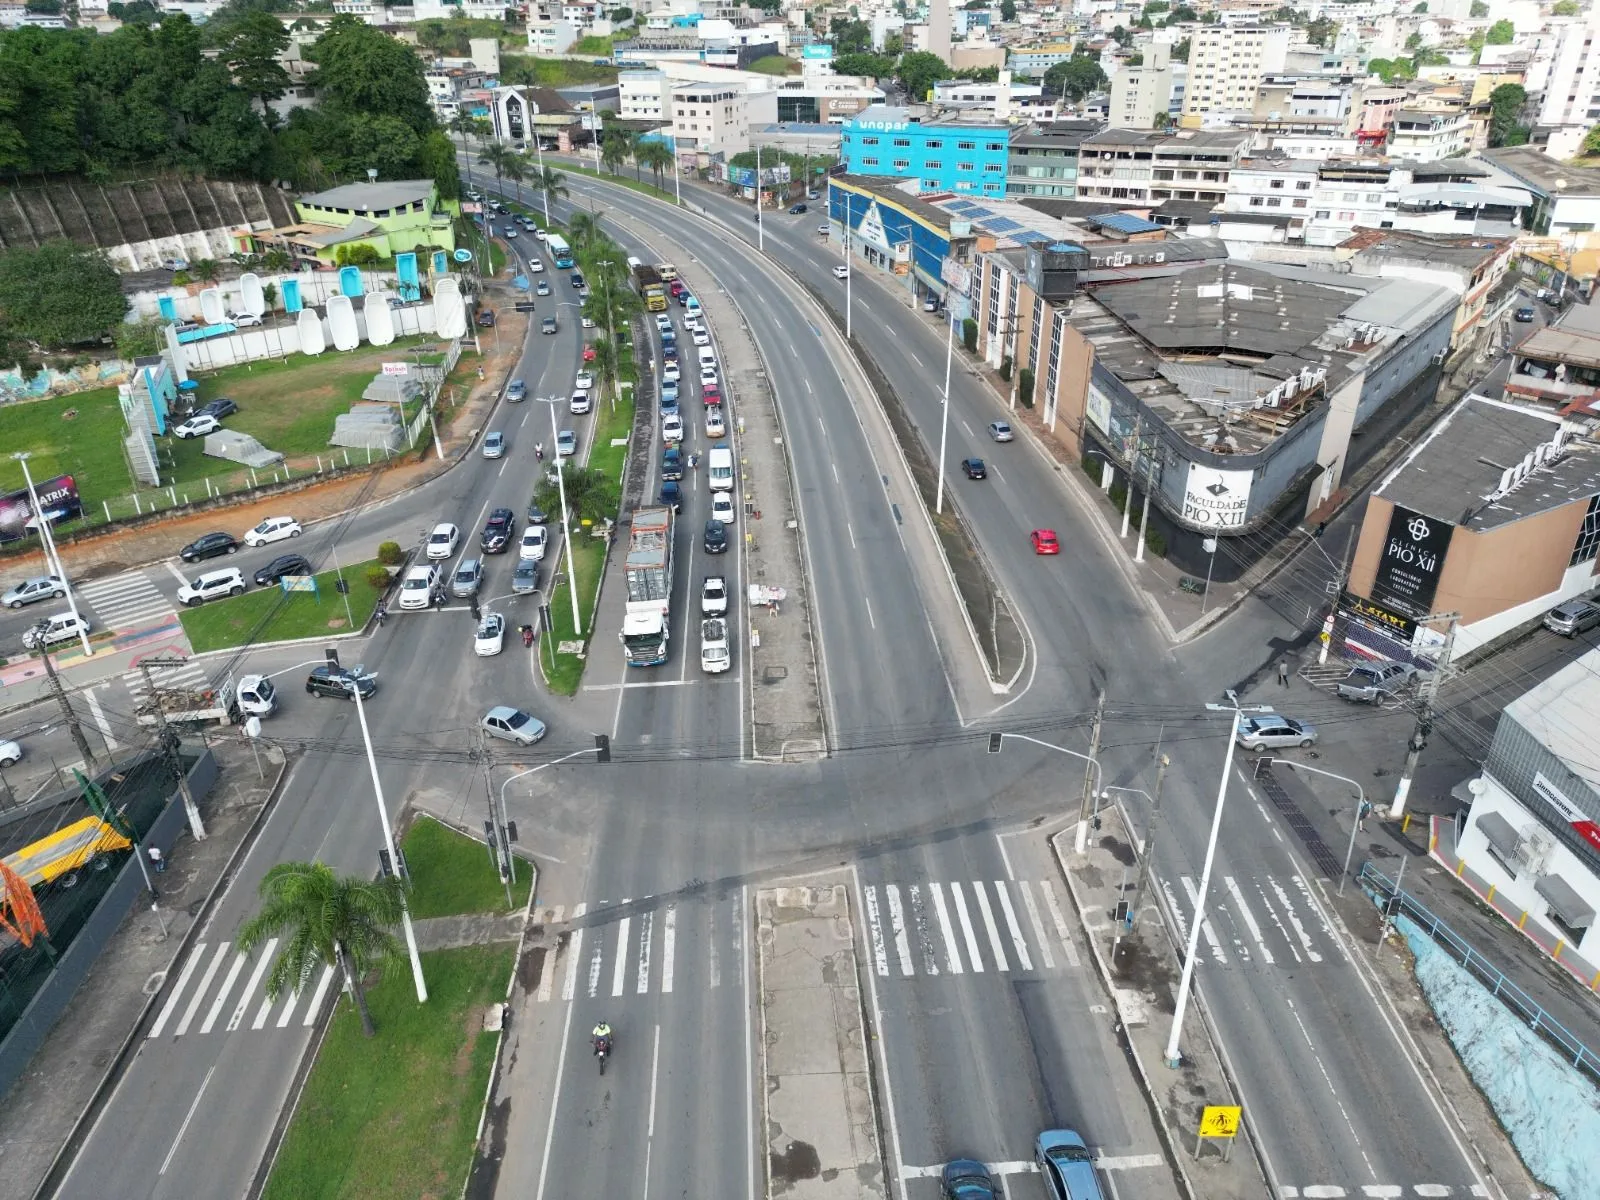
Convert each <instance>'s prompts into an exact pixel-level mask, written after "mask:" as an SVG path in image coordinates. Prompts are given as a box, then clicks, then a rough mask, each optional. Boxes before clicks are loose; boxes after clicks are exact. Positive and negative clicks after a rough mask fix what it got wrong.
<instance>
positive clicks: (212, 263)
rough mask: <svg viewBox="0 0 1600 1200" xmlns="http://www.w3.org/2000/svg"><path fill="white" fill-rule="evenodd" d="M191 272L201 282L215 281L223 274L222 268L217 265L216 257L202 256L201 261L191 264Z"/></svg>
mask: <svg viewBox="0 0 1600 1200" xmlns="http://www.w3.org/2000/svg"><path fill="white" fill-rule="evenodd" d="M189 273H190V274H191V275H193V276H194V277H195V278H196V279H198V280H199V281H200V282H201V283H215V282H216V281H217V278H218V276H220V275H221V274H222V268H221V267H219V266H218V265H217V260H216V259H214V258H202V259H201V260H200V261H199V262H196V263H191V264H190V265H189Z"/></svg>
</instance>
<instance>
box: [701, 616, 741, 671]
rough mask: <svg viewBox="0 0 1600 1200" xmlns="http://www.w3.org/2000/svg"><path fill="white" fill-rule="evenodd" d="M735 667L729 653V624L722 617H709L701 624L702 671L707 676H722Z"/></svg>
mask: <svg viewBox="0 0 1600 1200" xmlns="http://www.w3.org/2000/svg"><path fill="white" fill-rule="evenodd" d="M732 665H733V659H732V657H731V656H730V655H729V653H728V622H727V621H725V620H723V619H722V618H721V617H707V618H706V619H705V620H704V621H701V622H700V669H701V670H702V671H705V672H706V673H707V674H712V675H716V674H720V673H721V672H723V671H726V670H727V669H728V668H729V667H730V666H732Z"/></svg>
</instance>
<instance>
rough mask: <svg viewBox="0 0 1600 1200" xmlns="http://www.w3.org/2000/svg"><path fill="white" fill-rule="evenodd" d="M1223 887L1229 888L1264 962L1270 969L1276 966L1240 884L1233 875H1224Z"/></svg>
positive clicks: (1235, 905) (1229, 892)
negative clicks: (1240, 888)
mask: <svg viewBox="0 0 1600 1200" xmlns="http://www.w3.org/2000/svg"><path fill="white" fill-rule="evenodd" d="M1222 886H1223V887H1225V888H1227V889H1228V895H1230V896H1232V897H1233V906H1234V908H1235V909H1236V910H1237V911H1238V913H1239V919H1240V920H1241V921H1243V922H1244V926H1245V928H1246V929H1248V930H1249V931H1250V937H1251V938H1252V939H1253V940H1254V941H1255V944H1256V951H1257V953H1259V954H1260V955H1261V958H1262V961H1264V962H1265V963H1266V964H1267V965H1268V966H1269V967H1270V966H1275V965H1276V963H1275V961H1274V959H1273V957H1272V951H1271V950H1269V949H1268V948H1267V943H1266V942H1265V941H1263V940H1262V938H1261V926H1260V925H1257V924H1256V915H1255V913H1253V912H1251V911H1250V906H1249V905H1248V904H1246V903H1245V900H1244V893H1243V892H1241V891H1240V890H1239V884H1238V883H1237V882H1236V881H1235V880H1234V878H1233V876H1232V875H1224V876H1223V877H1222Z"/></svg>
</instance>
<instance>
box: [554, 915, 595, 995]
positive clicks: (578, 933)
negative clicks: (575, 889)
mask: <svg viewBox="0 0 1600 1200" xmlns="http://www.w3.org/2000/svg"><path fill="white" fill-rule="evenodd" d="M588 907H589V906H588V905H587V904H580V905H578V906H577V907H576V908H574V909H573V910H572V919H573V920H574V921H576V920H577V919H578V918H579V917H581V916H583V914H584V913H585V912H586V911H587V910H588ZM582 957H583V930H582V929H574V930H573V931H572V940H571V941H570V942H568V943H567V975H566V978H565V979H563V980H562V981H561V998H562V999H563V1000H571V999H572V997H573V996H574V994H576V992H577V990H578V962H579V960H580V959H582Z"/></svg>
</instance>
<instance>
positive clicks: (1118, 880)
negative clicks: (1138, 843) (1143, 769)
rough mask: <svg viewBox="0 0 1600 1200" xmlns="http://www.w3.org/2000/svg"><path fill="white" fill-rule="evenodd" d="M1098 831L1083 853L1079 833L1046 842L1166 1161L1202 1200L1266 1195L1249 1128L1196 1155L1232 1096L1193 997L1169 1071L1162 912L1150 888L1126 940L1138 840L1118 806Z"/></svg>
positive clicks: (1106, 812) (1169, 982)
mask: <svg viewBox="0 0 1600 1200" xmlns="http://www.w3.org/2000/svg"><path fill="white" fill-rule="evenodd" d="M1100 815H1101V824H1100V828H1099V829H1098V830H1097V831H1096V832H1095V834H1094V836H1093V838H1091V839H1090V842H1089V846H1088V849H1087V851H1086V852H1085V853H1083V854H1076V853H1074V852H1073V839H1074V838H1075V837H1076V826H1069V827H1068V828H1067V829H1065V830H1063V831H1062V832H1061V833H1058V834H1056V835H1055V836H1054V837H1052V838H1051V839H1050V846H1051V849H1052V850H1054V852H1055V855H1056V859H1057V861H1058V862H1059V863H1060V864H1061V872H1062V874H1063V875H1065V876H1066V880H1067V887H1068V889H1069V890H1070V891H1071V892H1072V901H1073V903H1074V904H1075V905H1076V906H1077V909H1078V915H1079V918H1080V920H1081V921H1082V923H1083V928H1084V931H1085V933H1086V934H1087V935H1088V938H1089V946H1090V949H1091V950H1093V951H1094V961H1095V966H1096V968H1097V969H1098V970H1099V972H1100V978H1101V981H1102V982H1103V983H1104V984H1105V987H1106V991H1107V992H1108V993H1110V995H1111V996H1112V998H1113V1000H1114V1002H1115V1003H1116V1006H1117V1020H1118V1022H1119V1023H1120V1025H1121V1029H1122V1033H1123V1035H1124V1036H1125V1037H1126V1038H1127V1042H1128V1049H1129V1051H1130V1055H1131V1058H1132V1060H1133V1063H1134V1066H1135V1068H1136V1069H1137V1070H1138V1072H1139V1078H1140V1082H1141V1083H1142V1084H1143V1086H1144V1091H1145V1095H1146V1096H1148V1097H1149V1098H1150V1102H1151V1104H1152V1105H1153V1106H1154V1107H1155V1109H1156V1112H1157V1114H1158V1118H1159V1120H1158V1128H1159V1129H1160V1132H1161V1136H1162V1140H1163V1141H1164V1142H1165V1143H1166V1145H1167V1154H1168V1157H1169V1159H1170V1160H1171V1161H1172V1162H1174V1163H1176V1164H1177V1167H1178V1171H1179V1174H1180V1176H1181V1177H1182V1179H1183V1186H1184V1191H1185V1192H1186V1194H1187V1195H1188V1196H1190V1197H1191V1198H1193V1197H1200V1196H1203V1197H1205V1198H1206V1200H1235V1198H1237V1200H1246V1198H1247V1197H1248V1198H1249V1200H1255V1198H1256V1197H1259V1196H1260V1195H1262V1192H1263V1189H1264V1188H1265V1187H1266V1186H1267V1183H1266V1173H1265V1172H1264V1171H1263V1170H1262V1167H1261V1163H1260V1161H1259V1160H1258V1159H1257V1158H1256V1152H1255V1142H1254V1139H1253V1138H1252V1137H1251V1136H1250V1134H1249V1127H1248V1125H1241V1126H1240V1130H1239V1136H1238V1137H1237V1138H1235V1139H1233V1142H1234V1143H1235V1144H1233V1145H1231V1146H1230V1145H1229V1143H1228V1142H1227V1141H1225V1140H1220V1139H1218V1140H1207V1141H1206V1142H1205V1143H1204V1144H1203V1145H1202V1146H1201V1148H1200V1150H1199V1152H1198V1155H1197V1154H1196V1150H1195V1145H1196V1141H1197V1138H1196V1133H1197V1131H1198V1130H1199V1128H1200V1119H1201V1115H1202V1113H1203V1112H1204V1111H1205V1109H1206V1108H1207V1106H1210V1105H1221V1106H1233V1105H1238V1104H1241V1103H1242V1101H1241V1100H1240V1099H1239V1098H1238V1097H1237V1096H1236V1095H1234V1092H1233V1089H1232V1087H1231V1086H1230V1085H1229V1083H1228V1078H1227V1075H1226V1073H1225V1072H1224V1071H1223V1069H1222V1061H1221V1059H1220V1057H1219V1056H1218V1054H1217V1049H1216V1047H1215V1046H1214V1045H1213V1044H1212V1041H1211V1031H1210V1028H1209V1026H1208V1025H1207V1023H1206V1022H1205V1021H1204V1019H1203V1017H1202V1013H1201V1005H1202V1001H1201V1000H1200V996H1199V993H1198V991H1196V992H1194V993H1192V997H1193V998H1192V1001H1191V1003H1190V1006H1189V1009H1188V1011H1187V1012H1186V1013H1185V1014H1184V1023H1183V1035H1182V1040H1181V1043H1180V1045H1181V1048H1182V1053H1183V1063H1182V1065H1181V1066H1180V1067H1179V1068H1178V1069H1177V1070H1173V1069H1171V1068H1169V1067H1168V1066H1167V1065H1166V1037H1167V1034H1168V1032H1169V1029H1170V1026H1171V1020H1170V1015H1171V1014H1172V1012H1173V1011H1174V1008H1173V1005H1174V1003H1175V1001H1174V998H1173V992H1174V990H1175V989H1176V986H1177V981H1178V964H1177V961H1176V956H1175V954H1174V952H1173V949H1172V946H1171V944H1170V943H1169V941H1168V940H1167V938H1166V935H1165V934H1164V932H1163V926H1162V916H1161V910H1160V908H1159V906H1158V905H1157V903H1156V898H1155V891H1154V889H1153V888H1152V889H1151V890H1150V891H1149V892H1148V893H1147V894H1146V896H1145V898H1144V902H1143V903H1142V904H1141V905H1140V908H1139V911H1138V912H1137V913H1134V914H1133V917H1134V920H1135V924H1136V931H1135V932H1133V933H1131V934H1130V933H1128V932H1127V930H1126V929H1125V928H1124V926H1123V924H1122V922H1121V921H1120V920H1118V919H1117V917H1116V915H1115V914H1116V912H1117V909H1118V907H1119V906H1120V905H1122V904H1125V903H1128V902H1129V899H1130V898H1129V895H1128V894H1127V893H1126V892H1125V891H1124V882H1123V881H1124V878H1125V877H1126V875H1127V874H1128V864H1129V863H1132V862H1134V861H1135V858H1136V856H1135V850H1134V845H1135V843H1134V839H1133V838H1132V837H1130V836H1129V835H1128V833H1127V831H1126V830H1125V829H1124V827H1123V824H1122V811H1121V809H1119V808H1117V807H1116V806H1115V805H1111V806H1109V807H1106V808H1102V809H1101V810H1100Z"/></svg>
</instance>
